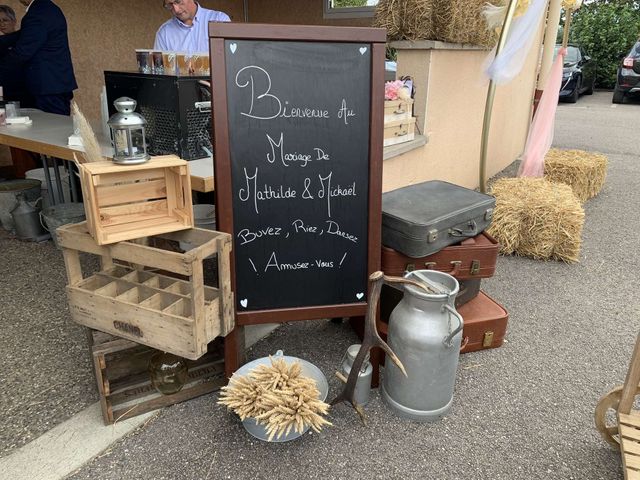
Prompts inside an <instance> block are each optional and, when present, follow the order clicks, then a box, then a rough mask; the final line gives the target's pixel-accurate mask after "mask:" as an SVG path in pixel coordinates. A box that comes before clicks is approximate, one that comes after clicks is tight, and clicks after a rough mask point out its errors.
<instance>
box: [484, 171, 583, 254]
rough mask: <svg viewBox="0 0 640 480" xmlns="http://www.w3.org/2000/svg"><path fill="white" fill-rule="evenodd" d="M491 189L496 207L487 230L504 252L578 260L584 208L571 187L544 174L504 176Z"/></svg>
mask: <svg viewBox="0 0 640 480" xmlns="http://www.w3.org/2000/svg"><path fill="white" fill-rule="evenodd" d="M491 193H492V194H493V195H494V196H495V197H496V208H495V211H494V214H493V220H492V223H491V226H490V227H489V229H488V233H489V234H490V235H492V236H493V237H494V238H496V240H498V241H499V242H500V252H501V253H503V254H506V255H510V254H516V255H522V256H526V257H532V258H536V259H545V260H546V259H555V260H561V261H563V262H566V263H573V262H577V261H578V258H579V254H580V244H581V241H582V239H581V237H582V226H583V224H584V209H583V208H582V205H581V204H580V201H579V200H578V199H577V198H576V196H575V195H574V193H573V190H572V189H571V187H569V186H568V185H563V184H560V183H552V182H549V181H547V180H545V179H544V178H528V177H525V178H502V179H499V180H497V181H496V182H495V183H494V184H493V186H492V189H491Z"/></svg>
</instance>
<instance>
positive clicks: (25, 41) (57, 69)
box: [0, 0, 78, 115]
mask: <svg viewBox="0 0 640 480" xmlns="http://www.w3.org/2000/svg"><path fill="white" fill-rule="evenodd" d="M20 3H22V4H23V5H24V6H25V7H27V13H26V14H25V16H24V17H23V18H22V22H21V26H20V30H19V31H17V32H14V33H11V34H9V35H3V36H0V56H1V57H2V63H3V66H2V67H3V68H2V72H3V73H4V74H5V75H11V74H15V75H18V74H19V72H20V70H22V71H23V72H24V82H25V86H26V88H27V90H28V93H29V94H30V95H31V97H32V99H33V106H34V107H36V108H38V109H40V110H43V111H45V112H50V113H58V114H61V115H69V114H70V108H71V99H72V98H73V91H74V90H75V89H76V88H78V84H77V83H76V79H75V76H74V74H73V65H72V63H71V52H70V51H69V40H68V38H67V21H66V19H65V18H64V14H63V13H62V10H60V8H59V7H58V6H57V5H56V4H55V3H53V2H52V1H51V0H20Z"/></svg>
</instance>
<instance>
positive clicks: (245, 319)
mask: <svg viewBox="0 0 640 480" xmlns="http://www.w3.org/2000/svg"><path fill="white" fill-rule="evenodd" d="M209 37H210V58H211V62H212V68H211V72H212V76H211V85H212V97H213V105H214V116H213V117H214V118H213V120H214V121H213V130H214V132H215V134H214V136H213V138H215V154H214V169H215V175H214V178H215V194H216V210H217V222H218V227H217V228H218V229H219V230H221V231H224V232H229V233H231V234H232V235H233V232H234V226H233V205H232V184H231V157H230V150H229V149H230V145H229V121H228V111H227V107H228V105H227V85H226V62H225V61H224V58H225V53H226V52H225V48H224V45H225V40H227V39H234V40H265V41H276V40H277V41H298V42H300V41H302V42H328V43H334V42H340V43H348V42H352V43H368V44H370V47H371V83H370V86H371V89H370V91H371V99H370V120H369V184H368V188H369V198H368V205H369V225H368V245H367V252H368V253H367V258H368V261H367V278H368V276H369V275H371V274H372V273H373V272H375V271H377V270H379V269H380V248H381V247H380V244H381V222H382V213H381V208H382V205H381V204H382V144H383V114H384V102H383V99H384V59H385V45H386V44H385V42H386V32H385V30H384V29H374V28H357V27H324V26H300V25H272V24H235V23H211V24H210V25H209ZM235 280H236V279H235V257H234V255H232V259H231V283H232V289H233V291H234V292H236V291H237V288H236V284H235ZM364 280H365V282H366V278H365V279H364ZM369 293H370V292H369ZM367 298H369V295H367ZM366 310H367V303H366V302H358V303H348V304H339V305H314V306H308V307H296V308H281V309H273V310H256V311H248V312H236V327H235V329H234V330H233V331H232V332H231V333H229V334H228V335H227V336H226V337H225V372H226V374H227V376H231V374H232V373H233V372H234V371H235V370H237V368H238V367H239V366H240V364H241V363H242V362H243V357H244V326H245V325H255V324H261V323H282V322H289V321H293V320H313V319H321V318H334V317H351V316H357V315H364V314H365V313H366Z"/></svg>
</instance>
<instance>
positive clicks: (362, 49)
mask: <svg viewBox="0 0 640 480" xmlns="http://www.w3.org/2000/svg"><path fill="white" fill-rule="evenodd" d="M366 51H367V47H360V55H364V54H365V52H366Z"/></svg>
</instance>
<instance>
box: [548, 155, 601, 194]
mask: <svg viewBox="0 0 640 480" xmlns="http://www.w3.org/2000/svg"><path fill="white" fill-rule="evenodd" d="M606 175H607V157H606V156H605V155H602V154H601V153H592V152H585V151H584V150H562V149H559V148H552V149H551V150H549V153H547V155H546V156H545V158H544V178H546V179H547V180H549V181H550V182H555V183H564V184H566V185H569V186H571V188H572V189H573V193H575V195H576V197H578V199H579V200H580V201H581V202H583V203H584V202H586V201H587V200H589V199H590V198H593V197H595V196H596V195H598V193H600V190H602V186H603V185H604V181H605V177H606Z"/></svg>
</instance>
